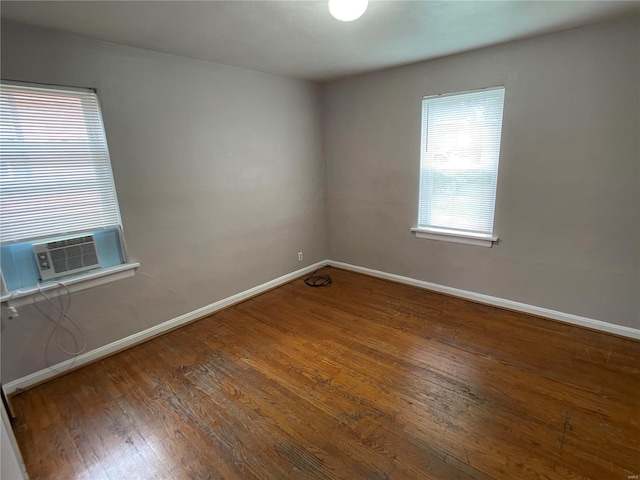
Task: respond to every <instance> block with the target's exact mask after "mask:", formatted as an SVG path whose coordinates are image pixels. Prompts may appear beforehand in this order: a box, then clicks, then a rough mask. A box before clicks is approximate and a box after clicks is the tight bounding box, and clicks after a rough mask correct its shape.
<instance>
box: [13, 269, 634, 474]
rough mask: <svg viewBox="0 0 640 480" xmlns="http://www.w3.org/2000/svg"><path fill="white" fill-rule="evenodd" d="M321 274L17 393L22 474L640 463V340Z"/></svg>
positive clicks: (583, 469) (457, 470) (541, 469)
mask: <svg viewBox="0 0 640 480" xmlns="http://www.w3.org/2000/svg"><path fill="white" fill-rule="evenodd" d="M327 273H330V274H331V276H332V278H333V285H332V286H331V287H329V288H310V287H307V286H306V285H305V284H304V283H303V281H302V280H301V279H300V280H296V281H294V282H292V283H289V284H287V285H284V286H282V287H280V288H277V289H275V290H272V291H270V292H267V293H265V294H263V295H260V296H258V297H255V298H253V299H251V300H248V301H246V302H244V303H241V304H238V305H236V306H234V307H231V308H229V309H227V310H224V311H222V312H219V313H216V314H214V315H212V316H210V317H208V318H206V319H203V320H200V321H198V322H196V323H193V324H191V325H188V326H186V327H183V328H181V329H178V330H175V331H173V332H170V333H168V334H166V335H164V336H162V337H158V338H156V339H154V340H151V341H149V342H146V343H144V344H142V345H139V346H136V347H134V348H132V349H129V350H127V351H125V352H122V353H120V354H118V355H115V356H113V357H110V358H108V359H105V360H103V361H100V362H97V363H94V364H92V365H89V366H86V367H84V368H82V369H79V370H77V371H75V372H72V373H70V374H68V375H65V376H63V377H60V378H57V379H55V380H52V381H50V382H49V383H46V384H43V385H41V386H38V387H36V388H33V389H31V390H28V391H26V392H23V393H21V394H19V395H17V396H15V397H14V399H13V400H14V403H15V407H16V409H17V412H18V416H19V417H18V419H17V421H16V436H17V439H18V442H19V444H20V447H21V450H22V452H23V456H24V459H25V463H26V465H27V469H28V472H29V474H30V476H31V478H32V479H76V478H78V479H90V480H94V479H102V478H106V479H127V480H129V479H147V478H157V479H208V478H212V479H217V478H225V479H260V480H263V479H283V478H300V479H316V478H318V479H320V478H322V479H358V478H362V479H372V480H375V479H413V478H415V479H434V480H435V479H446V480H456V479H481V480H485V479H492V478H495V479H509V480H515V479H562V480H566V479H594V480H606V479H615V480H627V479H628V478H632V477H633V476H634V475H639V474H640V453H639V452H640V395H639V394H640V370H639V369H640V342H637V341H633V340H629V339H624V338H620V337H615V336H612V335H608V334H604V333H599V332H595V331H590V330H586V329H581V328H578V327H573V326H569V325H565V324H561V323H557V322H553V321H550V320H544V319H540V318H536V317H533V316H528V315H523V314H519V313H514V312H509V311H505V310H501V309H497V308H494V307H490V306H484V305H479V304H476V303H472V302H468V301H465V300H461V299H456V298H453V297H449V296H446V295H441V294H437V293H433V292H429V291H425V290H421V289H418V288H414V287H409V286H404V285H400V284H395V283H391V282H387V281H384V280H379V279H375V278H371V277H367V276H364V275H359V274H356V273H351V272H347V271H344V270H339V269H335V268H329V269H327Z"/></svg>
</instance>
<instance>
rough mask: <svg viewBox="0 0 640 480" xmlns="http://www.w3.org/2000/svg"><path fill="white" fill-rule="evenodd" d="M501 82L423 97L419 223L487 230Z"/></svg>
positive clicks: (479, 231) (490, 226)
mask: <svg viewBox="0 0 640 480" xmlns="http://www.w3.org/2000/svg"><path fill="white" fill-rule="evenodd" d="M503 104H504V88H503V87H500V88H493V89H487V90H481V91H476V92H471V93H461V94H453V95H447V96H439V97H431V98H425V99H423V101H422V142H421V155H420V205H419V219H418V223H419V227H422V228H425V227H426V228H431V229H439V230H443V231H450V232H452V233H460V234H472V235H478V236H491V235H492V234H493V214H494V208H495V199H496V185H497V179H498V159H499V156H500V136H501V131H502V110H503Z"/></svg>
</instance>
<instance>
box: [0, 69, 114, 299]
mask: <svg viewBox="0 0 640 480" xmlns="http://www.w3.org/2000/svg"><path fill="white" fill-rule="evenodd" d="M81 234H91V235H93V236H94V237H95V246H96V247H97V249H98V254H99V255H98V256H99V257H100V258H99V260H100V262H99V265H96V268H106V267H112V266H114V265H119V264H123V263H124V262H125V251H124V245H123V243H122V225H121V221H120V211H119V208H118V199H117V197H116V190H115V186H114V183H113V177H112V173H111V163H110V160H109V152H108V149H107V141H106V137H105V133H104V128H103V125H102V116H101V114H100V108H99V105H98V99H97V97H96V94H95V92H93V91H91V90H80V89H69V88H65V87H49V86H33V85H25V84H17V83H13V82H11V83H9V82H5V81H3V82H2V85H1V88H0V248H1V251H0V252H1V256H0V260H1V264H2V265H1V266H2V274H3V280H4V282H5V287H6V289H7V290H15V289H18V288H22V287H25V286H29V285H35V284H36V283H38V281H39V276H38V268H37V264H36V263H35V262H36V260H35V258H34V255H33V248H32V246H33V243H34V242H36V241H38V240H48V239H57V238H61V237H70V236H74V235H81ZM69 242H75V240H70V241H69ZM79 248H80V247H76V249H79ZM94 258H95V255H94Z"/></svg>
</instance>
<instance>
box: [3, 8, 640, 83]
mask: <svg viewBox="0 0 640 480" xmlns="http://www.w3.org/2000/svg"><path fill="white" fill-rule="evenodd" d="M639 6H640V2H617V1H602V2H600V1H523V0H507V1H500V0H491V1H480V0H476V1H455V0H448V1H430V0H423V1H401V0H395V1H376V0H370V5H369V9H368V10H367V12H365V14H364V15H363V16H362V17H361V18H360V19H358V20H356V21H354V22H349V23H343V22H340V21H337V20H335V19H333V17H331V15H330V14H329V12H328V9H327V3H326V1H316V0H308V1H307V0H290V1H277V0H271V1H238V0H236V1H111V2H103V1H88V2H83V1H62V2H60V1H44V2H22V1H15V2H12V1H2V5H1V7H2V19H3V21H5V20H9V21H13V22H19V23H26V24H31V25H37V26H41V27H46V28H51V29H55V30H59V31H63V32H68V33H72V34H76V35H83V36H87V37H92V38H96V39H99V40H104V41H108V42H113V43H119V44H123V45H130V46H134V47H140V48H145V49H148V50H155V51H159V52H166V53H172V54H176V55H182V56H185V57H190V58H195V59H200V60H207V61H211V62H218V63H224V64H227V65H234V66H237V67H243V68H248V69H252V70H258V71H262V72H267V73H274V74H277V75H286V76H291V77H297V78H304V79H309V80H318V81H323V80H329V79H334V78H338V77H342V76H346V75H353V74H356V73H361V72H366V71H371V70H378V69H382V68H387V67H393V66H398V65H403V64H408V63H413V62H417V61H421V60H428V59H432V58H436V57H441V56H445V55H450V54H454V53H459V52H463V51H468V50H472V49H476V48H480V47H484V46H488V45H494V44H497V43H503V42H507V41H511V40H516V39H521V38H526V37H531V36H536V35H540V34H544V33H549V32H554V31H560V30H564V29H568V28H572V27H577V26H581V25H586V24H589V23H594V22H598V21H601V20H606V19H608V18H612V17H617V16H624V15H631V14H635V12H638V11H640V9H639Z"/></svg>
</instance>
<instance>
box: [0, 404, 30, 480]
mask: <svg viewBox="0 0 640 480" xmlns="http://www.w3.org/2000/svg"><path fill="white" fill-rule="evenodd" d="M0 411H1V412H0V413H1V414H2V426H1V427H0V478H1V479H2V480H22V479H23V478H27V475H25V474H24V473H23V472H24V471H25V467H24V462H23V461H22V455H21V454H20V449H19V448H18V443H17V442H16V439H15V437H14V435H13V431H12V430H11V423H10V422H9V416H8V414H7V411H6V410H5V408H4V403H3V402H0Z"/></svg>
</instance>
